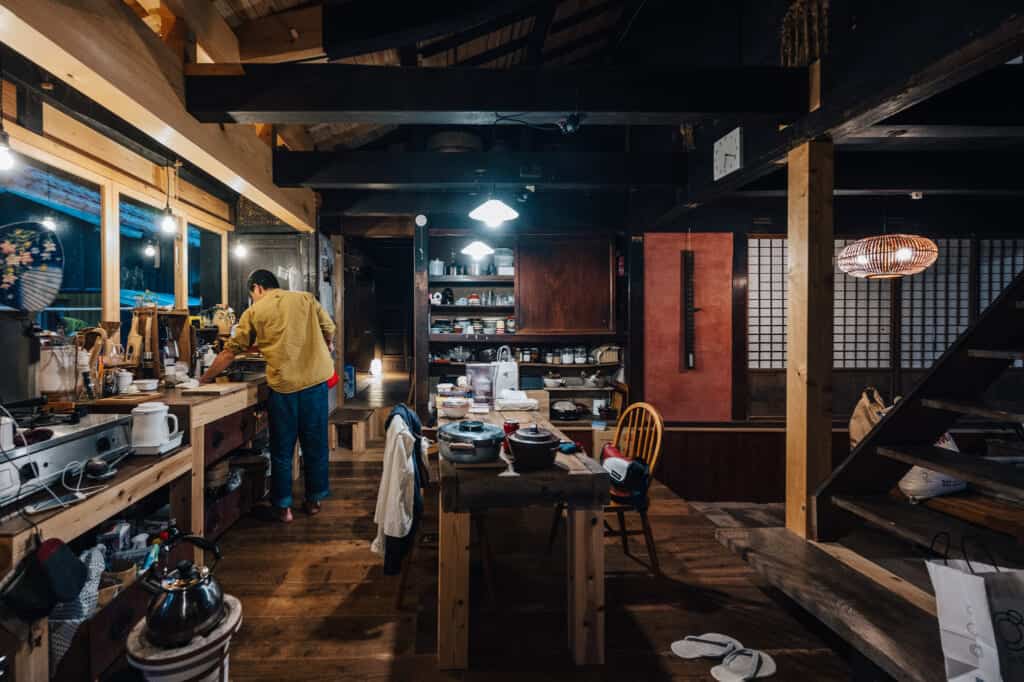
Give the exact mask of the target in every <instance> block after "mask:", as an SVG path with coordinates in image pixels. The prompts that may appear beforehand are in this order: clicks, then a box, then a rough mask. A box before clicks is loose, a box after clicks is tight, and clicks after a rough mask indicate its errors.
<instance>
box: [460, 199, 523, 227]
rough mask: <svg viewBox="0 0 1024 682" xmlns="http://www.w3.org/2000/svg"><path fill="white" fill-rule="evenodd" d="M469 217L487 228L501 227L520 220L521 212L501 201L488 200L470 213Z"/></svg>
mask: <svg viewBox="0 0 1024 682" xmlns="http://www.w3.org/2000/svg"><path fill="white" fill-rule="evenodd" d="M469 217H470V218H472V219H473V220H479V221H480V222H482V223H483V224H485V225H487V227H501V225H502V223H504V222H506V221H509V220H515V219H516V218H518V217H519V212H518V211H516V210H515V209H514V208H512V207H511V206H509V205H508V204H506V203H505V202H504V201H502V200H501V199H488V200H487V201H485V202H484V203H482V204H480V205H479V206H477V207H476V208H474V209H473V210H472V211H470V212H469Z"/></svg>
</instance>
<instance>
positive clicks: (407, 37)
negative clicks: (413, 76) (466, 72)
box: [323, 0, 537, 60]
mask: <svg viewBox="0 0 1024 682" xmlns="http://www.w3.org/2000/svg"><path fill="white" fill-rule="evenodd" d="M536 1H537V0H449V1H448V2H444V3H432V2H415V3H404V4H403V5H402V11H400V12H395V9H394V7H393V6H391V5H390V4H388V3H386V2H380V0H349V2H345V3H329V4H327V5H324V21H323V27H324V33H323V42H324V47H325V50H326V52H327V56H328V58H329V59H332V60H334V59H342V58H344V57H353V56H355V55H360V54H367V53H369V52H377V51H379V50H386V49H389V48H394V47H398V46H400V45H408V44H410V43H418V42H422V41H424V40H430V39H431V38H436V37H438V36H443V35H446V34H449V33H461V32H463V31H465V30H466V29H469V28H472V27H473V26H477V25H479V24H481V23H484V22H486V21H488V20H489V19H493V18H494V17H497V16H505V15H508V14H512V13H515V12H520V11H523V10H525V9H527V8H529V7H531V6H532V5H533V4H534V3H535V2H536Z"/></svg>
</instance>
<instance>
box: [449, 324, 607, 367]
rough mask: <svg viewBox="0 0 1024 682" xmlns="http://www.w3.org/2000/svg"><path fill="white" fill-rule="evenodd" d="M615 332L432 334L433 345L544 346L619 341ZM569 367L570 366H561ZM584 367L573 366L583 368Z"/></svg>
mask: <svg viewBox="0 0 1024 682" xmlns="http://www.w3.org/2000/svg"><path fill="white" fill-rule="evenodd" d="M617 338H619V335H618V334H616V333H615V332H573V333H566V334H491V335H487V334H469V335H467V334H431V335H430V342H431V343H459V344H471V343H473V344H486V343H490V344H495V343H496V344H523V343H529V344H534V343H536V344H543V343H574V344H584V343H590V342H592V341H594V340H596V339H617ZM559 366H560V367H568V366H569V365H559ZM583 366H584V365H573V367H583Z"/></svg>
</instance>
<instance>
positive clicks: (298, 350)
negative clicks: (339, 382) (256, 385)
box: [224, 289, 334, 393]
mask: <svg viewBox="0 0 1024 682" xmlns="http://www.w3.org/2000/svg"><path fill="white" fill-rule="evenodd" d="M333 334H334V322H332V321H331V318H330V316H329V315H328V314H327V311H325V310H324V309H323V307H322V306H321V305H320V304H319V303H318V302H317V300H316V299H315V298H313V295H312V294H308V293H306V292H304V291H284V290H282V289H271V290H270V291H268V292H267V294H266V296H264V297H263V298H261V299H260V300H259V301H257V302H255V303H253V304H252V305H251V306H249V308H248V309H247V310H246V311H245V312H244V313H242V317H241V319H240V320H239V321H238V327H237V329H236V331H235V334H234V336H232V337H231V338H230V339H229V340H228V341H227V342H225V344H224V348H225V349H226V350H229V351H231V352H233V353H236V354H237V353H241V352H243V351H244V350H245V349H246V348H248V347H249V346H251V345H253V344H255V345H256V346H257V347H258V348H259V349H260V352H262V353H263V357H264V358H266V360H267V384H268V385H269V386H270V388H272V389H274V390H275V391H277V392H278V393H295V392H296V391H301V390H302V389H304V388H309V387H310V386H316V385H317V384H319V383H321V382H324V381H327V380H328V379H330V378H331V376H332V375H333V374H334V361H333V360H332V359H331V352H330V350H329V349H328V348H327V342H326V341H325V340H324V336H325V335H327V336H331V335H333Z"/></svg>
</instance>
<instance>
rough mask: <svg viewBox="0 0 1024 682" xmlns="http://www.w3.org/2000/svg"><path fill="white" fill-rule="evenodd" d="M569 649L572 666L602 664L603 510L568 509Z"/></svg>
mask: <svg viewBox="0 0 1024 682" xmlns="http://www.w3.org/2000/svg"><path fill="white" fill-rule="evenodd" d="M566 516H567V518H568V524H567V528H568V550H567V555H568V562H569V564H568V581H569V651H570V652H571V653H572V658H573V661H574V662H575V663H576V665H599V664H602V663H604V526H603V524H602V521H603V516H604V512H603V511H602V510H601V509H576V508H572V507H570V508H569V511H568V513H567V514H566Z"/></svg>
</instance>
